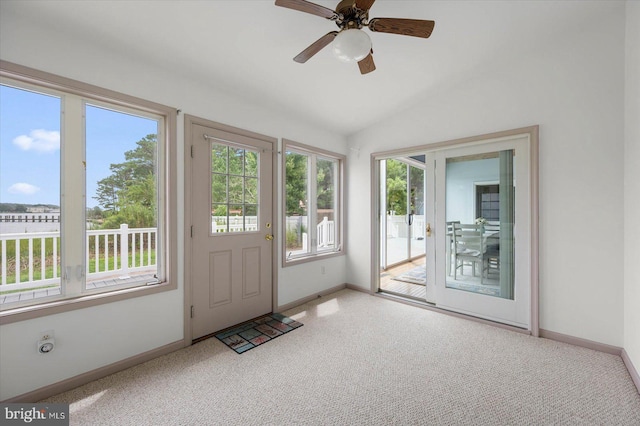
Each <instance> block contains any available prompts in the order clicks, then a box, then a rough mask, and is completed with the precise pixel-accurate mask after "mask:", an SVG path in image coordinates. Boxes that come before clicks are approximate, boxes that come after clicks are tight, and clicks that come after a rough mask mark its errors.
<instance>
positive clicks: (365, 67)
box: [358, 52, 376, 74]
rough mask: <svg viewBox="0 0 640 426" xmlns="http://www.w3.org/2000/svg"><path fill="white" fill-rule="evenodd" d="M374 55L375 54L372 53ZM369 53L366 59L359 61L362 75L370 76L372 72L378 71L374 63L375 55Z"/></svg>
mask: <svg viewBox="0 0 640 426" xmlns="http://www.w3.org/2000/svg"><path fill="white" fill-rule="evenodd" d="M371 53H373V52H371ZM371 53H369V54H368V55H367V57H366V58H364V59H363V60H361V61H358V68H360V74H369V73H370V72H371V71H375V70H376V64H375V63H374V62H373V55H372V54H371Z"/></svg>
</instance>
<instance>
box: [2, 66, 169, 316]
mask: <svg viewBox="0 0 640 426" xmlns="http://www.w3.org/2000/svg"><path fill="white" fill-rule="evenodd" d="M0 78H2V79H3V80H5V79H6V80H7V81H6V83H10V84H14V85H15V87H17V88H22V89H26V90H35V91H39V92H42V93H48V94H54V95H55V96H67V95H69V96H74V97H78V98H80V99H81V101H82V105H83V107H84V105H86V104H91V105H108V106H110V107H112V108H116V109H117V110H118V111H136V112H137V113H139V114H141V115H143V114H145V113H146V114H151V115H155V116H160V117H162V119H163V120H162V121H163V123H162V129H159V135H158V144H161V143H162V148H161V150H160V151H161V152H163V154H162V155H161V157H159V158H158V175H159V176H158V179H159V180H160V179H161V180H162V184H161V185H159V192H158V197H159V198H163V199H164V203H163V205H162V209H159V211H158V215H159V217H158V228H161V229H162V236H163V237H162V242H161V243H160V244H159V247H158V249H159V253H158V258H159V259H162V260H158V261H161V262H162V265H161V267H162V266H163V267H164V278H165V279H164V280H163V281H162V282H158V283H157V284H153V285H147V284H140V285H138V286H135V287H128V288H120V289H118V288H116V289H113V290H109V291H107V292H102V293H95V292H91V291H83V292H82V294H75V295H70V296H62V297H61V298H56V299H55V300H52V299H50V298H47V299H42V302H39V303H38V302H36V303H34V304H31V305H27V306H17V307H15V308H7V309H5V310H2V311H0V325H4V324H9V323H13V322H18V321H23V320H28V319H33V318H39V317H43V316H47V315H53V314H58V313H63V312H68V311H72V310H75V309H84V308H87V307H91V306H97V305H102V304H105V303H113V302H117V301H121V300H126V299H130V298H133V297H141V296H147V295H151V294H156V293H160V292H164V291H171V290H175V289H177V288H178V285H177V248H178V245H177V198H176V196H177V194H176V191H177V158H176V157H177V114H178V111H177V110H176V109H175V108H172V107H168V106H165V105H161V104H158V103H155V102H151V101H147V100H144V99H140V98H137V97H134V96H130V95H126V94H123V93H119V92H115V91H112V90H109V89H104V88H101V87H98V86H94V85H91V84H87V83H83V82H80V81H77V80H72V79H69V78H66V77H61V76H58V75H55V74H50V73H47V72H44V71H39V70H35V69H32V68H28V67H25V66H22V65H18V64H14V63H11V62H7V61H2V60H0ZM62 107H63V108H64V106H62ZM83 123H84V121H83ZM61 125H62V126H63V128H64V123H62V124H61ZM80 130H81V131H83V132H84V128H82V129H80ZM76 131H77V129H76ZM160 132H161V133H162V134H163V135H164V138H163V140H161V138H160ZM85 146H86V141H85V140H84V137H83V138H82V150H83V155H84V149H85ZM61 167H62V170H63V169H64V163H63V164H62V165H61ZM83 185H84V184H83ZM83 207H84V206H83ZM81 215H82V217H84V215H85V212H84V209H83V211H82V212H81ZM63 293H64V292H63Z"/></svg>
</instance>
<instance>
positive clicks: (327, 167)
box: [316, 157, 338, 251]
mask: <svg viewBox="0 0 640 426" xmlns="http://www.w3.org/2000/svg"><path fill="white" fill-rule="evenodd" d="M337 170H338V162H337V161H336V160H331V159H323V158H319V157H318V158H317V160H316V171H317V176H316V183H317V190H316V195H317V204H316V206H317V211H316V213H317V218H316V220H317V221H316V223H317V228H318V229H317V236H318V251H323V250H333V249H334V248H335V246H336V226H335V213H336V174H337Z"/></svg>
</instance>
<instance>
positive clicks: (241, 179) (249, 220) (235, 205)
mask: <svg viewBox="0 0 640 426" xmlns="http://www.w3.org/2000/svg"><path fill="white" fill-rule="evenodd" d="M258 164H259V155H258V152H256V151H251V150H246V149H242V148H234V147H230V146H227V145H224V144H219V143H213V142H212V143H211V234H212V235H216V234H217V235H220V234H224V233H227V232H251V231H258V230H259V225H258V208H259V207H258V204H259V203H258V199H259V194H258V185H259V183H258V180H259V177H258Z"/></svg>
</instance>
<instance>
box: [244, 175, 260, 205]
mask: <svg viewBox="0 0 640 426" xmlns="http://www.w3.org/2000/svg"><path fill="white" fill-rule="evenodd" d="M244 202H245V203H246V204H258V179H254V178H245V180H244Z"/></svg>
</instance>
